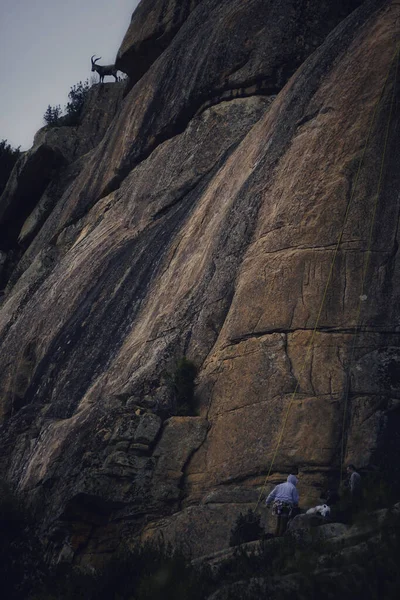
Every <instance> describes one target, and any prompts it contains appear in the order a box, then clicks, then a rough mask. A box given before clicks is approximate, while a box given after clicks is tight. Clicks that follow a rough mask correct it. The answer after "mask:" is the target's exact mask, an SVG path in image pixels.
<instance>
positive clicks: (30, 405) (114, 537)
mask: <svg viewBox="0 0 400 600" xmlns="http://www.w3.org/2000/svg"><path fill="white" fill-rule="evenodd" d="M178 4H179V6H180V7H181V10H180V11H177V6H178ZM359 5H361V6H360V7H359V8H357V6H359ZM353 9H356V10H353ZM398 10H399V9H398V7H397V4H396V3H395V2H390V1H383V0H369V1H367V2H364V3H361V2H353V3H350V2H347V3H341V4H340V3H339V4H338V3H333V2H307V3H298V2H293V1H286V2H278V1H276V2H261V1H256V0H253V1H249V2H243V1H241V2H239V1H237V0H225V1H223V2H215V1H212V0H203V1H202V2H189V1H188V2H182V3H176V2H172V1H171V2H157V1H146V0H145V1H143V2H142V3H141V4H140V6H139V8H138V11H137V13H135V15H134V18H133V21H132V24H131V26H130V29H129V30H128V33H127V35H126V37H125V39H124V41H123V44H122V47H121V49H120V53H119V57H120V58H119V60H120V61H121V65H123V70H126V71H127V72H131V74H132V81H131V84H134V85H133V87H132V88H131V90H130V91H129V93H128V94H127V95H126V97H125V98H124V100H123V102H122V103H120V102H119V100H118V101H117V100H116V99H115V98H114V97H113V99H112V103H111V104H112V106H113V107H114V108H113V109H112V111H111V112H112V113H113V116H114V114H115V116H114V118H113V120H112V122H111V126H109V128H108V130H107V132H106V133H105V135H104V129H105V128H106V126H105V125H104V122H102V123H103V124H102V125H98V124H97V123H98V121H95V122H94V123H93V128H94V131H93V140H96V141H95V142H94V141H93V146H96V147H95V148H94V149H93V150H92V151H91V152H89V153H88V154H85V155H84V156H81V157H80V158H78V160H75V161H74V162H73V163H72V164H71V165H70V166H69V167H68V168H67V172H68V169H69V168H71V169H73V171H71V172H70V179H68V180H67V179H65V180H63V184H62V189H61V190H60V194H59V195H58V196H57V200H56V202H55V203H53V204H52V205H51V208H50V209H49V212H48V213H46V220H45V222H44V223H43V225H42V226H41V227H40V229H35V227H33V228H30V225H29V223H28V224H27V223H25V225H24V227H25V229H24V228H22V230H21V231H17V230H18V228H19V227H20V226H21V225H22V224H20V223H19V224H18V227H17V226H15V230H16V235H17V236H18V235H19V236H20V239H21V240H22V239H24V236H25V235H27V239H28V240H29V241H30V239H31V240H32V241H31V243H30V244H29V246H28V247H27V249H26V251H25V253H24V256H23V257H22V259H21V261H20V262H19V265H18V267H17V268H16V270H15V271H14V273H12V274H11V278H10V283H9V285H8V288H7V290H6V294H5V296H4V298H3V299H2V306H1V310H0V343H1V345H2V353H1V358H0V366H1V373H2V377H1V382H0V386H1V387H0V394H1V418H2V421H3V425H2V436H1V442H0V443H1V450H2V452H1V456H2V458H1V461H2V462H1V467H2V472H3V473H4V474H5V475H6V476H7V478H8V479H10V480H11V481H12V482H13V484H14V485H15V486H16V487H18V489H19V490H21V491H23V492H24V493H26V494H27V495H29V498H30V500H31V502H32V504H34V505H35V506H37V507H40V509H39V508H38V510H40V511H41V512H42V515H43V517H42V519H43V531H46V532H51V531H53V533H54V531H55V532H57V531H61V534H57V535H56V534H54V535H52V537H51V539H52V540H53V539H57V540H58V541H57V543H55V542H54V547H52V550H51V552H52V553H53V555H54V556H57V553H58V552H62V548H63V544H64V543H65V542H66V540H69V543H70V544H71V547H72V549H73V552H74V561H76V562H77V563H79V562H83V563H85V562H86V563H92V562H96V561H99V560H102V557H104V556H107V555H109V554H110V553H112V552H113V551H114V550H116V549H117V548H118V546H119V544H120V541H121V540H122V539H125V540H126V539H128V540H129V539H133V538H135V537H136V538H137V537H139V536H140V537H141V539H157V538H158V537H159V536H161V535H162V537H163V539H164V540H165V541H166V542H167V541H172V542H173V543H174V544H179V543H181V542H182V541H183V540H184V541H185V543H186V544H187V546H188V549H189V550H190V551H191V552H192V553H193V555H195V556H196V555H204V554H207V553H210V552H214V551H218V550H220V549H222V548H224V547H226V546H227V545H228V541H229V533H230V529H231V527H232V524H233V522H234V520H235V518H236V516H237V515H238V513H239V512H243V511H245V510H247V508H249V507H253V508H254V505H255V504H257V501H258V499H259V496H260V493H262V495H263V494H265V493H267V492H268V491H269V490H270V489H271V486H272V485H275V484H276V483H277V482H280V481H281V480H282V479H283V478H286V474H287V473H289V472H293V471H295V472H298V473H299V475H300V483H299V491H300V495H301V498H302V502H303V504H304V505H307V504H308V503H310V504H312V503H314V502H315V501H316V500H317V498H318V496H319V492H320V490H321V489H322V487H324V486H325V485H327V484H330V485H332V483H333V482H336V484H337V481H338V475H339V470H340V461H341V459H345V460H349V461H352V462H354V463H356V464H357V465H358V466H360V467H363V468H365V469H367V468H372V467H377V466H381V465H382V464H384V463H385V461H386V460H387V456H391V459H392V460H393V461H394V460H395V457H398V454H399V444H398V437H396V436H398V434H397V433H396V431H397V427H398V422H399V421H398V419H399V412H398V410H399V398H400V377H399V373H400V350H399V338H398V327H399V297H398V296H399V291H398V290H399V286H398V277H399V264H398V254H397V249H398V239H397V238H398V229H397V225H398V210H399V207H398V189H399V183H400V181H399V178H400V175H399V171H398V167H397V159H396V156H398V153H399V150H400V148H399V145H400V138H399V134H398V131H399V117H400V115H399V108H398V102H395V101H394V98H395V93H397V94H398V89H395V82H396V81H397V83H396V85H397V87H398V85H399V83H398V81H399V79H397V80H396V78H395V72H396V62H395V61H393V57H394V54H395V50H396V36H398V33H399V31H398V21H396V18H395V16H396V15H397V13H396V11H398ZM349 13H351V14H350V15H349V16H348V17H347V18H346V19H344V17H345V16H346V14H349ZM136 15H137V16H136ZM171 19H172V21H171ZM174 19H175V21H174ZM342 19H344V20H343V21H342V22H341V23H340V24H338V23H339V21H341V20H342ZM142 23H145V24H146V27H145V28H144V29H143V28H142ZM335 26H336V27H335ZM331 30H332V32H331V33H330V35H328V33H329V31H331ZM139 31H141V32H142V33H141V34H140V35H139V33H138V32H139ZM160 36H161V38H163V36H164V38H163V41H162V42H157V40H158V39H159V38H160ZM325 38H326V39H325ZM150 47H151V48H152V51H151V52H150V51H148V49H149V48H150ZM144 54H146V56H147V59H146V60H147V62H146V60H145V59H144V58H143V55H144ZM307 57H308V58H307ZM135 61H136V63H135ZM137 63H139V66H137ZM129 65H131V67H129ZM129 68H131V71H129ZM386 78H387V79H386ZM385 82H386V83H385ZM108 85H110V86H112V85H113V84H108ZM104 87H105V86H104ZM109 89H111V87H110V88H109ZM113 89H116V90H118V89H120V88H117V87H116V86H115V88H113ZM100 90H101V87H99V90H98V92H97V93H98V94H100ZM119 93H120V92H119V91H116V95H117V94H119ZM97 101H98V102H100V98H99V99H98V100H96V102H97ZM106 121H107V119H106ZM90 123H92V117H90V118H89V117H88V120H87V125H86V126H87V129H85V133H84V137H85V139H87V138H89V139H90V136H91V135H92V133H91V130H90ZM97 127H99V128H100V129H99V130H101V131H103V135H104V137H103V136H100V134H98V135H97V133H96V132H97V129H96V128H97ZM82 134H83V132H82ZM40 135H42V134H40ZM46 135H47V134H46ZM49 135H50V132H49ZM62 135H63V134H62ZM74 135H75V134H74ZM100 138H102V139H101V141H100ZM46 139H47V138H46ZM367 140H368V145H367V147H366V148H365V145H366V141H367ZM79 143H81V142H79ZM83 143H84V142H82V144H83ZM63 144H64V142H62V143H61V144H60V148H59V149H60V151H61V152H62V147H63ZM51 147H52V148H56V147H57V148H58V146H57V144H56V142H55V141H54V142H53V143H52V146H51ZM67 147H68V148H70V147H69V146H68V145H67ZM385 147H386V152H385V154H384V148H385ZM364 148H365V150H364ZM54 151H55V150H54ZM31 152H32V151H31ZM68 152H70V149H69V150H68ZM68 156H69V157H70V154H69V155H68ZM383 156H385V162H384V163H382V162H381V159H382V157H383ZM74 158H75V157H74ZM67 160H68V158H67ZM360 161H361V162H360ZM381 174H382V175H381ZM67 181H68V183H66V182H67ZM379 181H380V186H379V188H378V182H379ZM18 185H23V178H21V182H20V181H18ZM50 185H52V184H50ZM376 199H378V200H379V201H378V202H377V203H376V204H375V200H376ZM40 202H45V201H44V200H43V196H42V200H40ZM40 202H39V204H40ZM39 204H38V205H37V206H39ZM38 210H39V209H38ZM374 214H375V225H374V226H373V228H372V233H371V223H373V217H374ZM342 230H343V236H342V238H341V244H340V248H339V249H338V251H337V252H335V247H336V244H337V240H338V237H339V235H340V233H341V231H342ZM27 231H29V232H30V233H29V235H30V236H31V238H29V236H28V234H27V233H26V232H27ZM32 236H33V237H32ZM27 245H28V244H27ZM334 257H335V261H334V262H333V258H334ZM366 260H367V261H368V262H365V261H366ZM331 265H333V266H332V269H331ZM330 271H331V276H330ZM364 272H366V278H365V281H364V283H363V273H364ZM327 282H330V283H329V285H328V286H327ZM326 286H327V287H326ZM324 296H325V302H324V304H323V306H322V308H321V301H322V299H323V298H324ZM360 298H361V302H360ZM315 327H316V331H315V334H313V330H314V328H315ZM311 338H312V344H310V339H311ZM184 355H186V356H187V357H188V358H189V359H191V360H193V361H194V363H195V364H196V366H197V367H198V368H199V375H198V379H197V387H196V397H197V399H198V403H199V415H198V416H194V417H193V416H176V415H174V414H173V397H172V392H171V389H170V388H169V387H168V385H166V377H165V372H166V371H167V372H172V371H173V369H174V368H175V366H174V365H175V364H176V362H177V361H178V360H179V359H180V358H181V357H182V356H184ZM346 390H349V394H347V393H346ZM289 408H290V411H289V412H287V411H288V409H289ZM286 415H287V420H286V429H285V435H284V438H283V443H282V444H281V446H280V448H279V452H278V453H277V455H276V460H275V463H274V468H273V472H272V477H271V478H270V480H269V482H268V485H267V487H266V489H263V483H264V480H265V476H266V474H267V473H268V470H269V467H270V465H271V460H272V457H273V455H274V451H275V448H276V445H277V443H278V440H279V435H280V431H281V427H282V424H283V423H284V422H285V419H286ZM342 447H343V449H344V452H342ZM342 454H343V455H342ZM396 460H397V458H396ZM263 518H264V517H263ZM49 539H50V538H49ZM49 543H50V542H49ZM51 543H53V542H51Z"/></svg>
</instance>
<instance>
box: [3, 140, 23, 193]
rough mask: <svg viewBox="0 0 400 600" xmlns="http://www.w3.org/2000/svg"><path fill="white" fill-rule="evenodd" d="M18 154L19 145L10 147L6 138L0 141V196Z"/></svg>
mask: <svg viewBox="0 0 400 600" xmlns="http://www.w3.org/2000/svg"><path fill="white" fill-rule="evenodd" d="M20 155H21V152H20V149H19V147H18V148H12V147H11V146H10V144H8V143H7V140H1V141H0V196H1V194H2V193H3V190H4V188H5V187H6V185H7V181H8V178H9V177H10V173H11V171H12V170H13V167H14V165H15V163H16V162H17V160H18V158H19V157H20Z"/></svg>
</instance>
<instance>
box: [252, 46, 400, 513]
mask: <svg viewBox="0 0 400 600" xmlns="http://www.w3.org/2000/svg"><path fill="white" fill-rule="evenodd" d="M399 52H400V44H399V46H398V47H397V48H396V52H395V53H394V55H393V58H392V60H391V62H390V65H389V69H388V72H387V75H386V78H385V81H384V83H383V86H382V90H381V93H380V95H379V98H378V100H377V102H376V104H375V107H374V110H373V115H372V118H371V121H370V126H369V130H368V134H367V139H366V142H365V145H364V149H363V152H362V155H361V158H360V161H359V165H358V170H357V174H356V178H355V183H354V186H353V190H352V193H351V195H350V198H349V201H348V203H347V206H346V211H345V214H344V218H343V224H342V228H341V231H340V234H339V237H338V240H337V243H336V246H335V249H334V253H333V256H332V261H331V265H330V269H329V274H328V279H327V282H326V285H325V289H324V293H323V296H322V300H321V303H320V307H319V310H318V314H317V318H316V321H315V326H314V329H313V331H312V334H311V337H310V339H309V341H308V344H307V351H306V354H305V357H304V360H303V363H302V366H301V369H300V374H299V377H298V378H297V383H296V386H295V389H294V391H293V393H292V396H291V399H290V402H289V404H288V407H287V410H286V413H285V417H284V420H283V425H282V428H281V431H280V434H279V437H278V441H277V444H276V447H275V450H274V453H273V456H272V460H271V464H270V467H269V469H268V472H267V476H266V478H265V481H264V484H263V486H262V488H261V491H260V494H259V497H258V500H257V504H256V508H255V510H256V511H257V508H258V506H259V504H260V501H261V498H262V495H263V493H264V490H265V487H266V484H267V481H268V479H269V477H270V475H271V471H272V467H273V465H274V463H275V459H276V456H277V454H278V451H279V448H280V445H281V443H282V439H283V435H284V432H285V429H286V424H287V421H288V418H289V414H290V411H291V408H292V406H293V403H294V401H295V398H296V395H297V393H298V389H299V386H300V383H299V381H300V378H301V375H302V374H303V372H304V369H305V367H306V364H307V362H308V359H309V356H310V353H311V350H312V346H313V342H314V338H315V336H316V332H317V329H318V326H319V322H320V318H321V315H322V311H323V308H324V305H325V301H326V297H327V293H328V289H329V286H330V283H331V280H332V275H333V269H334V266H335V262H336V257H337V254H338V252H339V248H340V245H341V243H342V239H343V235H344V231H345V228H346V224H347V220H348V216H349V213H350V207H351V205H352V203H353V199H354V196H355V193H356V191H357V186H358V180H359V177H360V174H361V169H362V166H363V163H364V158H365V154H366V151H367V148H368V146H369V143H370V139H371V134H372V131H373V126H374V124H375V121H376V116H377V113H378V107H379V105H380V103H381V100H382V98H383V96H384V92H385V89H386V86H387V83H388V80H389V76H390V73H391V70H392V65H393V63H394V62H395V61H396V58H397V61H398V56H399ZM396 77H397V69H396ZM395 88H396V83H395V84H394V88H393V89H394V90H395ZM394 93H395V92H393V94H394ZM393 99H394V96H392V107H391V113H390V121H391V115H392V112H393V104H394V102H393ZM389 127H390V122H389V124H388V128H387V132H386V137H385V146H384V154H383V161H382V162H381V169H380V177H379V186H378V190H379V193H378V195H377V198H378V197H379V194H380V190H381V185H382V179H383V166H384V157H385V155H386V149H387V142H388V135H389ZM377 205H378V200H377V199H376V200H375V206H374V210H373V220H374V222H375V217H376V209H377ZM373 229H374V227H373V225H371V228H370V236H369V245H371V243H372V233H373ZM367 254H368V253H367ZM368 264H369V259H368V260H367V262H366V264H365V265H364V269H363V278H362V281H363V286H364V283H365V274H366V272H367V269H368ZM362 297H363V293H361V295H360V302H359V305H360V313H361V302H362V300H361V298H362ZM347 396H348V394H347ZM345 403H346V400H345ZM344 419H345V413H344ZM343 437H344V436H343V435H342V448H343ZM341 458H342V457H341ZM341 470H342V460H341ZM341 476H342V472H341Z"/></svg>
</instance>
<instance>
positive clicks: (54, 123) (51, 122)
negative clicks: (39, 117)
mask: <svg viewBox="0 0 400 600" xmlns="http://www.w3.org/2000/svg"><path fill="white" fill-rule="evenodd" d="M61 115H62V110H61V106H60V105H58V106H50V104H49V105H48V107H47V110H46V112H45V113H44V115H43V119H44V122H45V123H46V125H48V126H49V127H59V126H60V125H61V122H60V119H61Z"/></svg>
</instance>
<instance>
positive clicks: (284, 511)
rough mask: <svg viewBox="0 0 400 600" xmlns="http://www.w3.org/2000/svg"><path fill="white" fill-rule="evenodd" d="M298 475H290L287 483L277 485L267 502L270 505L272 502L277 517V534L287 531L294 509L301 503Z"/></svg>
mask: <svg viewBox="0 0 400 600" xmlns="http://www.w3.org/2000/svg"><path fill="white" fill-rule="evenodd" d="M296 484H297V477H295V476H294V475H289V477H288V478H287V482H286V483H281V484H279V485H277V486H276V487H275V488H274V489H273V490H272V492H271V493H270V495H269V496H268V498H267V499H266V501H265V504H266V505H267V506H269V505H270V504H272V502H273V504H272V512H273V514H274V515H276V517H277V522H276V530H275V535H276V536H280V535H283V534H284V533H285V531H286V527H287V524H288V521H289V519H290V517H291V516H292V511H293V509H294V508H297V505H298V503H299V493H298V491H297V489H296Z"/></svg>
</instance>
